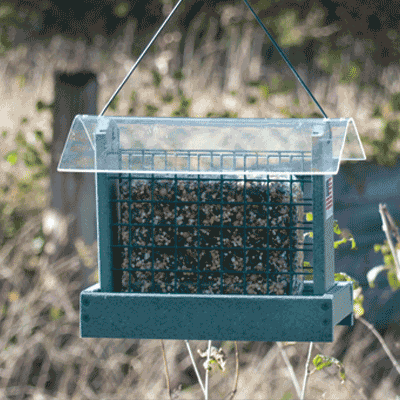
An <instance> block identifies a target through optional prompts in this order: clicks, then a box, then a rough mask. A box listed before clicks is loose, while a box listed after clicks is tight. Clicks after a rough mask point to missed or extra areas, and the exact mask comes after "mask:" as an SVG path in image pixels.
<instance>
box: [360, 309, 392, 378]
mask: <svg viewBox="0 0 400 400" xmlns="http://www.w3.org/2000/svg"><path fill="white" fill-rule="evenodd" d="M356 318H357V319H358V320H359V321H361V322H362V323H363V324H364V325H365V326H366V327H367V328H368V329H369V330H370V331H371V332H372V333H373V334H374V335H375V336H376V337H377V338H378V340H379V342H380V344H381V345H382V347H383V350H385V352H386V354H387V355H388V357H389V359H390V361H391V362H392V364H393V366H394V367H395V368H396V371H397V373H398V374H399V375H400V365H399V363H398V362H397V361H396V359H395V358H394V356H393V354H392V352H391V351H390V349H389V347H387V345H386V343H385V340H384V339H383V337H382V336H381V335H380V333H379V332H378V331H377V330H376V329H375V328H374V326H373V325H372V324H370V323H369V322H368V321H367V320H365V319H364V318H363V317H356Z"/></svg>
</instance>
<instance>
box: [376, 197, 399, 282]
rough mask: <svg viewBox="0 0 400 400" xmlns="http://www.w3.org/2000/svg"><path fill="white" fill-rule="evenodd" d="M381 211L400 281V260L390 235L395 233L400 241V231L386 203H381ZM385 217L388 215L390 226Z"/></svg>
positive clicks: (384, 229)
mask: <svg viewBox="0 0 400 400" xmlns="http://www.w3.org/2000/svg"><path fill="white" fill-rule="evenodd" d="M379 213H380V214H381V219H382V224H383V225H382V230H383V232H385V235H386V239H387V241H388V243H389V247H390V251H391V252H392V255H393V259H394V264H395V266H396V276H397V280H399V281H400V262H399V259H398V257H397V254H396V250H395V248H394V245H393V241H392V238H391V236H390V233H393V234H394V235H395V236H396V239H397V240H398V241H399V239H400V237H399V233H398V230H397V227H396V225H395V224H394V222H393V218H392V216H391V215H390V214H389V211H388V209H387V207H386V204H382V203H379ZM385 217H387V219H388V221H389V226H388V223H387V221H386V218H385Z"/></svg>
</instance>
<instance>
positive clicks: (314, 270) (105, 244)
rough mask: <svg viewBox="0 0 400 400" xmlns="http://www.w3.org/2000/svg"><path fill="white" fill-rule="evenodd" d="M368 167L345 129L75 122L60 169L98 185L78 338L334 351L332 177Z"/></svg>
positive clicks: (336, 301) (337, 312) (348, 292)
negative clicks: (90, 274) (94, 251)
mask: <svg viewBox="0 0 400 400" xmlns="http://www.w3.org/2000/svg"><path fill="white" fill-rule="evenodd" d="M246 4H247V3H246ZM178 5H179V3H178ZM175 9H176V7H175ZM175 9H174V10H175ZM174 10H173V11H174ZM274 44H275V43H274ZM146 50H147V49H146ZM365 159H366V157H365V153H364V149H363V147H362V144H361V141H360V138H359V135H358V132H357V128H356V125H355V123H354V120H353V119H352V118H337V119H330V118H312V119H307V118H305V119H268V118H256V119H252V118H245V119H242V118H154V117H151V118H150V117H134V116H133V117H110V116H104V115H100V116H92V115H77V116H76V117H75V119H74V121H73V123H72V126H71V130H70V132H69V135H68V138H67V141H66V144H65V147H64V150H63V153H62V156H61V159H60V162H59V166H58V171H63V172H82V173H95V175H96V179H95V182H96V207H97V240H98V268H99V282H98V283H97V284H95V285H93V286H91V287H89V288H88V289H86V290H84V291H83V292H82V293H81V298H80V317H81V325H80V329H81V336H82V337H107V338H142V339H187V340H190V339H192V340H242V341H316V342H328V341H332V340H333V333H334V327H335V325H338V324H339V325H349V326H350V325H353V289H352V283H351V282H336V281H335V280H334V270H335V268H334V246H333V244H334V238H333V233H334V232H333V227H334V219H333V218H334V216H333V175H336V174H337V173H338V170H339V166H340V162H341V161H342V160H365ZM310 212H312V213H313V220H312V221H309V220H307V219H306V215H307V213H310ZM310 231H312V232H313V236H312V238H311V237H310V236H311V235H307V233H309V232H310ZM305 263H307V264H305ZM304 265H307V268H305V267H304Z"/></svg>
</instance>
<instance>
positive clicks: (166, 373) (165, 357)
mask: <svg viewBox="0 0 400 400" xmlns="http://www.w3.org/2000/svg"><path fill="white" fill-rule="evenodd" d="M160 342H161V350H162V354H163V359H164V366H165V376H166V378H167V389H168V396H169V400H172V395H171V386H170V383H169V373H168V365H167V356H166V355H165V348H164V340H162V339H160Z"/></svg>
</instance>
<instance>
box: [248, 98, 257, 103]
mask: <svg viewBox="0 0 400 400" xmlns="http://www.w3.org/2000/svg"><path fill="white" fill-rule="evenodd" d="M247 102H248V103H249V104H255V103H256V102H257V97H254V96H248V97H247Z"/></svg>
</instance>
